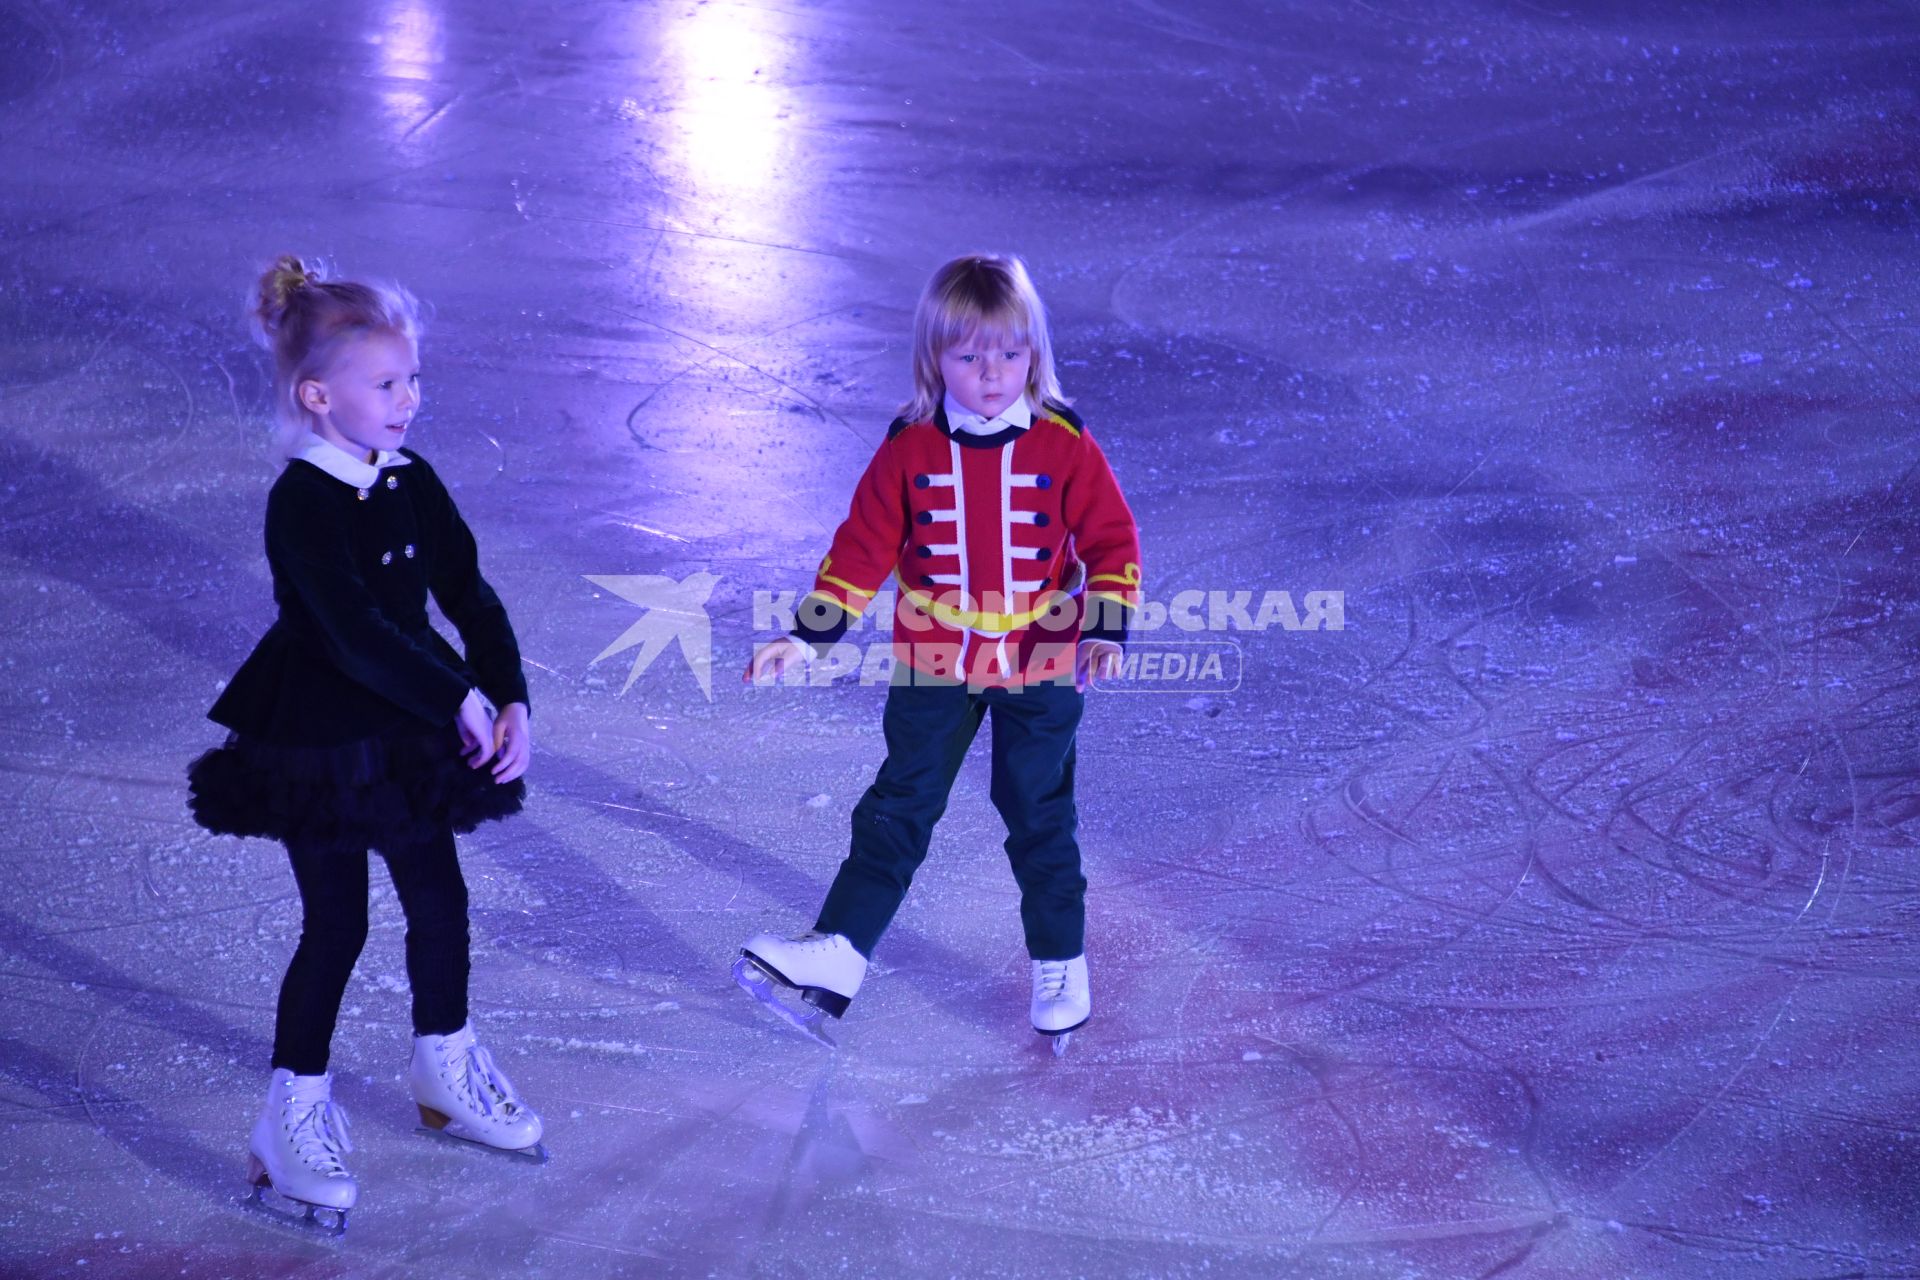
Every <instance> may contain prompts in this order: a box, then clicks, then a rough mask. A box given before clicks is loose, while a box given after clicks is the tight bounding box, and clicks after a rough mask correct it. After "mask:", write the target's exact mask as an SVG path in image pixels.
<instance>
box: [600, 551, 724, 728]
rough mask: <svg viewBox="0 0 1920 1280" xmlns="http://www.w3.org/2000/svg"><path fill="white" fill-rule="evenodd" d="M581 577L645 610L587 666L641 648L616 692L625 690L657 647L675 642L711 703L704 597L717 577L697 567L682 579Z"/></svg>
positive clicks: (710, 639)
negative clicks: (694, 571) (624, 680)
mask: <svg viewBox="0 0 1920 1280" xmlns="http://www.w3.org/2000/svg"><path fill="white" fill-rule="evenodd" d="M585 577H586V579H587V581H588V582H591V583H593V584H594V585H595V586H597V587H605V588H606V589H607V590H608V591H611V592H613V594H615V595H617V596H619V597H620V598H621V599H622V600H626V601H629V602H631V603H633V604H637V605H639V606H640V607H641V608H642V609H645V610H646V613H645V614H643V615H642V616H641V618H640V620H639V621H638V622H636V623H634V624H633V625H632V626H630V627H628V628H627V629H626V630H625V631H624V632H622V633H621V636H620V638H619V639H618V640H615V641H614V642H613V643H612V644H610V645H608V646H607V647H606V648H604V649H602V650H601V651H600V652H599V654H598V655H596V656H595V657H594V659H593V662H589V663H588V664H587V665H588V666H592V665H593V663H594V662H599V661H600V660H601V659H602V658H610V657H612V656H613V655H614V654H616V653H623V652H625V651H626V650H628V649H631V648H633V647H634V646H635V645H638V646H639V647H640V652H639V653H636V654H635V655H633V666H632V667H631V668H629V669H628V671H627V682H626V683H625V684H623V685H621V686H620V692H621V693H622V694H625V693H626V691H627V690H629V689H631V688H633V682H634V681H635V680H638V679H639V678H640V673H641V672H642V671H645V670H646V669H647V668H648V667H649V666H651V665H652V664H653V660H654V659H655V658H657V657H659V656H660V653H661V651H662V650H663V649H665V648H666V647H667V646H668V645H669V644H672V643H674V642H675V641H678V642H679V645H680V654H681V656H682V657H684V658H685V659H686V660H687V666H688V668H689V669H691V670H692V672H693V678H694V679H695V680H698V681H699V682H700V692H702V693H704V694H706V695H707V701H708V702H712V701H713V626H712V623H711V622H710V621H709V619H708V618H707V600H708V599H709V598H710V597H711V596H712V595H713V588H714V587H715V586H716V585H717V584H718V583H719V581H720V579H719V578H718V577H717V576H715V575H714V574H711V573H707V572H705V571H701V572H698V573H691V574H688V575H687V577H686V578H685V579H684V580H683V581H680V582H675V581H674V580H673V579H672V578H663V577H660V576H659V575H657V574H645V573H643V574H629V575H626V576H602V575H597V574H591V573H589V574H587V575H585Z"/></svg>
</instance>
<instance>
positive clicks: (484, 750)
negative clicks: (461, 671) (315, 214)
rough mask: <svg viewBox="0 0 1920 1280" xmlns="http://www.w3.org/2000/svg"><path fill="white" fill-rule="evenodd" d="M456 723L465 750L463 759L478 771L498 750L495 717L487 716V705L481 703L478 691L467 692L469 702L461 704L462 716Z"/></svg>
mask: <svg viewBox="0 0 1920 1280" xmlns="http://www.w3.org/2000/svg"><path fill="white" fill-rule="evenodd" d="M454 723H455V724H457V725H458V726H459V727H460V743H461V746H462V747H463V748H465V749H464V750H463V751H462V752H461V753H460V754H461V758H462V759H464V760H465V761H466V762H467V766H468V767H469V768H473V769H478V768H479V767H480V766H481V765H483V764H485V763H486V762H487V760H488V759H489V757H490V755H491V753H492V752H493V751H494V750H495V749H496V748H495V745H494V740H493V717H492V716H490V715H488V714H487V704H486V703H484V702H482V701H480V691H479V690H478V689H469V690H467V700H466V701H465V702H462V703H461V704H460V715H459V718H458V719H457V720H455V721H454Z"/></svg>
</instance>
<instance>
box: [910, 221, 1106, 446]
mask: <svg viewBox="0 0 1920 1280" xmlns="http://www.w3.org/2000/svg"><path fill="white" fill-rule="evenodd" d="M982 332H984V333H989V334H992V335H993V336H995V337H999V338H1006V339H1010V340H1011V342H1012V343H1013V344H1015V345H1018V346H1023V347H1026V348H1028V349H1029V350H1030V351H1032V352H1033V364H1032V366H1031V367H1030V368H1029V369H1028V371H1027V398H1028V399H1029V400H1031V401H1032V402H1033V404H1034V406H1035V407H1036V408H1037V407H1039V406H1040V405H1041V404H1043V403H1044V402H1046V401H1049V400H1051V401H1053V402H1054V403H1056V404H1067V403H1069V401H1068V400H1067V398H1066V397H1065V396H1063V395H1061V394H1060V379H1059V377H1058V376H1057V375H1056V374H1055V373H1054V371H1053V339H1052V338H1051V337H1049V336H1048V334H1047V308H1046V306H1045V305H1044V304H1043V303H1042V302H1041V301H1040V294H1039V292H1038V291H1036V290H1035V289H1034V287H1033V278H1032V277H1031V276H1029V275H1028V274H1027V264H1026V263H1024V262H1022V261H1020V259H1018V258H1016V257H1014V256H1012V255H1011V254H1003V253H969V254H966V255H964V256H962V257H958V258H955V259H954V260H953V261H951V262H949V263H947V264H945V265H944V266H942V267H941V268H940V269H939V270H938V271H936V272H934V273H933V279H931V280H929V281H927V287H926V288H925V289H924V290H923V291H922V292H921V294H920V305H919V306H917V307H916V308H914V312H913V399H911V400H909V401H907V403H906V404H905V405H903V406H901V409H900V415H901V416H902V417H903V418H905V419H906V420H907V421H908V422H926V421H928V420H929V419H931V418H932V417H933V415H934V411H935V410H937V409H938V408H939V407H940V402H941V400H942V399H943V398H944V397H945V396H946V393H947V385H946V381H945V380H944V379H943V378H941V376H940V353H941V352H943V351H945V350H946V349H947V348H948V347H951V346H953V345H954V344H955V343H956V342H959V341H961V340H962V339H965V338H968V337H971V336H972V335H974V334H976V333H982Z"/></svg>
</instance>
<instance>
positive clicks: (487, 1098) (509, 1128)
mask: <svg viewBox="0 0 1920 1280" xmlns="http://www.w3.org/2000/svg"><path fill="white" fill-rule="evenodd" d="M407 1080H408V1083H410V1084H411V1085H412V1086H413V1100H414V1102H415V1103H417V1104H418V1105H419V1107H420V1123H421V1124H423V1125H425V1126H426V1127H427V1128H428V1129H431V1130H433V1131H434V1132H435V1133H440V1134H444V1135H445V1136H447V1137H449V1138H459V1139H462V1140H463V1141H466V1142H472V1143H476V1144H478V1145H480V1146H482V1147H487V1148H491V1149H492V1150H495V1151H504V1152H506V1153H508V1154H509V1155H516V1156H521V1157H523V1158H526V1159H530V1160H534V1161H539V1162H544V1161H545V1160H546V1158H547V1149H546V1148H545V1147H543V1146H541V1145H540V1134H541V1132H542V1126H541V1124H540V1117H539V1116H537V1115H535V1114H534V1113H533V1112H532V1111H531V1110H530V1109H529V1108H528V1107H527V1105H526V1104H525V1103H523V1102H521V1101H520V1095H519V1094H518V1093H515V1092H514V1089H513V1082H512V1081H511V1080H509V1079H507V1075H506V1073H505V1072H504V1071H502V1070H500V1068H499V1067H498V1066H497V1065H495V1063H494V1061H493V1055H492V1054H490V1053H488V1052H487V1051H486V1050H485V1049H483V1048H481V1047H480V1045H479V1044H478V1043H477V1042H476V1041H475V1040H474V1036H473V1024H472V1023H468V1024H467V1025H466V1026H464V1027H462V1028H460V1029H459V1030H458V1031H456V1032H454V1033H453V1034H452V1035H450V1036H415V1037H414V1038H413V1063H412V1065H411V1066H410V1067H409V1068H408V1070H407Z"/></svg>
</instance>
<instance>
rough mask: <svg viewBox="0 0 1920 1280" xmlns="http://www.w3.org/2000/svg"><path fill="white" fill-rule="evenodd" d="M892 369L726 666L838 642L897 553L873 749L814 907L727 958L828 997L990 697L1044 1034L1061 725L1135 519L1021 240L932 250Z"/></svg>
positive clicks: (1129, 553)
mask: <svg viewBox="0 0 1920 1280" xmlns="http://www.w3.org/2000/svg"><path fill="white" fill-rule="evenodd" d="M913 373H914V389H915V395H914V399H913V400H912V401H911V402H910V403H909V404H908V405H907V406H906V408H905V410H904V411H903V412H902V414H901V416H900V417H899V418H898V419H896V420H895V421H894V423H893V425H892V426H891V427H890V428H889V429H888V431H887V438H886V440H885V441H884V442H883V443H882V444H881V446H880V449H879V451H878V452H877V453H876V454H875V455H874V458H873V461H872V462H871V463H869V464H868V466H867V470H866V473H865V474H864V475H863V476H861V478H860V483H859V485H858V487H857V488H856V489H855V490H854V495H853V504H852V509H851V510H850V511H849V512H848V514H847V518H846V520H844V521H843V522H842V523H841V525H840V528H839V530H838V531H837V532H836V533H835V534H834V538H833V545H832V548H831V549H830V550H829V551H828V553H827V556H826V558H825V559H824V560H822V561H821V562H820V570H819V574H818V576H817V577H816V578H815V581H814V587H813V590H812V591H811V592H809V593H808V595H807V596H806V598H805V599H804V600H803V601H802V602H801V605H800V608H799V610H798V617H797V620H796V626H795V628H794V631H793V634H792V635H791V636H784V637H781V638H780V639H778V640H774V641H771V642H769V643H767V644H764V645H762V646H760V648H759V649H758V651H757V652H756V653H755V654H754V657H753V661H752V663H751V664H750V665H749V666H748V669H747V672H746V678H747V679H748V680H751V681H760V680H766V679H770V678H773V677H775V676H777V675H778V674H779V673H780V672H782V671H783V670H785V669H786V668H787V667H788V666H790V665H792V664H793V663H796V662H802V661H805V660H807V658H808V657H809V656H810V654H811V653H812V652H815V651H822V650H824V649H825V648H827V647H828V646H831V645H833V644H835V643H836V642H838V641H839V640H840V638H841V636H842V635H843V634H844V633H845V632H846V630H847V627H848V626H849V625H850V624H851V622H852V621H853V620H854V619H855V618H858V617H859V616H860V615H861V613H862V612H863V611H864V610H865V609H866V607H867V604H868V602H869V601H871V600H872V599H873V597H874V594H875V593H876V592H877V591H878V590H879V589H880V587H881V585H882V584H883V583H884V582H885V581H886V579H887V577H888V576H889V575H893V576H896V577H897V578H898V580H899V583H900V599H899V606H898V609H897V611H896V613H895V617H894V652H895V655H896V657H897V658H898V660H899V665H898V666H897V668H896V672H895V677H894V682H893V686H892V688H891V689H890V690H889V691H888V695H887V709H886V716H885V720H884V728H885V733H886V740H887V758H886V760H885V762H884V763H883V764H882V765H881V766H880V772H879V775H878V776H877V777H876V778H875V779H874V782H873V785H872V786H871V787H869V788H868V789H867V792H866V794H865V795H864V796H862V797H861V799H860V801H859V803H858V804H856V805H855V806H854V810H853V841H852V849H851V851H850V852H849V853H848V855H847V858H846V860H845V861H844V862H843V863H842V864H841V866H840V871H839V874H838V875H837V876H836V877H835V879H834V882H833V886H832V888H831V889H829V890H828V893H827V900H826V902H825V903H824V904H823V905H822V907H821V908H820V914H819V918H818V919H817V921H816V922H815V924H814V927H813V929H812V930H810V931H809V932H807V933H803V934H800V935H799V936H797V937H793V938H781V937H777V936H775V935H773V934H767V933H762V934H756V935H755V936H754V937H753V938H751V939H749V940H748V942H747V945H746V946H745V948H743V949H742V952H741V957H740V959H739V961H738V962H736V964H735V965H734V977H735V979H736V980H738V981H739V982H740V984H741V985H742V986H743V987H745V988H746V989H747V990H748V991H749V992H751V993H752V994H753V995H755V996H756V997H758V998H759V999H761V1000H762V1001H763V1002H765V1003H766V1004H767V1005H768V1007H769V1008H771V1009H773V1010H774V1011H775V1012H777V1013H779V1014H781V1016H783V1017H784V1018H786V1019H787V1020H788V1021H789V1022H792V1023H793V1024H794V1025H795V1026H797V1027H799V1028H800V1029H801V1030H803V1031H806V1032H808V1033H809V1034H812V1035H814V1036H816V1037H818V1038H820V1039H822V1040H824V1039H826V1037H825V1036H824V1035H823V1034H822V1032H821V1029H820V1025H819V1023H820V1016H821V1011H823V1010H824V1011H825V1012H826V1013H829V1014H831V1015H833V1016H834V1017H836V1018H838V1017H840V1016H841V1015H842V1014H844V1013H845V1012H846V1009H847V1006H848V1004H849V1002H850V1001H851V1000H852V999H853V996H854V994H855V992H857V991H858V990H859V988H860V982H861V979H862V978H863V977H864V976H865V974H866V968H867V959H868V957H869V956H871V955H872V953H873V948H874V946H875V945H876V944H877V943H878V942H879V940H880V936H881V934H882V933H884V932H885V930H886V927H887V925H888V923H889V922H890V921H891V920H892V919H893V914H894V912H895V911H896V910H898V908H899V906H900V902H901V900H902V899H903V898H904V897H905V896H906V892H907V887H908V885H909V884H910V883H911V882H912V879H913V873H914V871H915V870H916V869H917V868H918V867H919V865H920V863H921V861H922V860H923V859H924V858H925V857H926V854H927V846H928V843H929V841H930V840H931V839H932V835H933V826H934V823H935V822H936V821H937V820H938V819H939V817H940V815H941V813H942V812H944V811H945V809H946V804H947V795H948V792H949V791H950V790H951V788H952V786H953V778H954V775H955V773H956V772H957V771H958V770H959V767H960V762H961V760H962V759H963V758H964V757H965V755H966V752H967V748H968V747H969V746H970V745H971V744H972V741H973V738H974V734H975V733H976V732H977V731H978V729H979V727H980V721H981V720H982V719H983V718H984V717H985V716H986V715H987V714H988V712H989V711H991V713H992V716H993V781H992V786H991V795H992V798H993V803H994V806H995V807H996V808H997V809H998V810H999V811H1000V815H1001V817H1002V818H1003V819H1005V821H1006V824H1007V833H1008V834H1007V842H1006V850H1007V856H1008V858H1009V859H1010V860H1011V862H1012V864H1013V874H1014V878H1015V879H1016V880H1017V881H1018V882H1019V885H1020V918H1021V922H1022V924H1023V925H1024V927H1025V932H1026V940H1027V950H1028V953H1029V955H1030V956H1031V957H1032V960H1033V1000H1032V1005H1031V1009H1030V1013H1031V1019H1032V1023H1033V1027H1034V1030H1036V1031H1038V1032H1039V1033H1040V1034H1042V1035H1045V1036H1049V1037H1053V1038H1054V1039H1053V1044H1054V1049H1055V1052H1060V1051H1061V1050H1063V1049H1064V1047H1065V1045H1066V1038H1067V1036H1068V1034H1069V1033H1071V1032H1072V1031H1074V1030H1075V1029H1077V1028H1078V1027H1080V1026H1081V1025H1083V1024H1084V1023H1085V1022H1086V1021H1087V1018H1088V1016H1089V1014H1090V1012H1091V1008H1092V1004H1091V998H1090V995H1089V992H1088V985H1087V962H1086V956H1085V948H1084V938H1085V919H1086V913H1085V906H1084V898H1085V894H1086V880H1085V878H1084V877H1082V875H1081V873H1080V848H1079V845H1078V844H1077V843H1076V842H1075V839H1074V830H1075V825H1076V819H1075V813H1074V800H1073V763H1074V731H1075V729H1076V728H1077V726H1078V725H1079V722H1080V713H1081V709H1082V705H1083V703H1084V701H1085V689H1086V686H1087V683H1088V681H1089V679H1090V678H1091V679H1100V678H1106V677H1109V676H1111V675H1114V674H1116V673H1117V672H1118V671H1119V667H1120V657H1121V645H1122V643H1123V642H1124V641H1125V639H1126V634H1127V627H1128V623H1129V620H1130V618H1131V615H1132V612H1133V610H1134V609H1135V608H1136V607H1137V606H1138V604H1139V600H1140V540H1139V533H1138V530H1137V529H1136V528H1135V526H1134V521H1133V513H1132V512H1131V511H1129V510H1128V508H1127V502H1126V499H1125V498H1124V497H1123V496H1122V495H1121V493H1120V486H1119V484H1118V483H1117V482H1116V481H1115V479H1114V476H1113V472H1112V470H1111V469H1110V468H1109V467H1108V466H1107V460H1106V457H1105V456H1104V455H1103V454H1102V453H1101V452H1100V447H1099V446H1098V445H1096V444H1095V443H1094V442H1093V438H1092V437H1091V436H1090V435H1089V434H1088V433H1087V430H1086V427H1085V425H1084V424H1083V423H1082V422H1081V421H1080V419H1079V418H1077V417H1076V416H1074V414H1073V412H1072V411H1071V410H1070V409H1068V408H1067V407H1066V403H1065V401H1064V400H1063V399H1062V397H1061V395H1060V385H1059V381H1058V379H1057V377H1056V376H1055V373H1054V367H1053V353H1052V345H1051V342H1050V341H1049V338H1048V333H1047V321H1046V312H1045V309H1044V307H1043V306H1042V304H1041V302H1040V298H1039V295H1038V294H1037V293H1036V292H1035V291H1034V288H1033V282H1032V281H1031V280H1030V279H1029V278H1028V275H1027V271H1026V268H1025V266H1024V265H1022V263H1021V262H1020V260H1019V259H1017V258H1011V257H1002V256H998V255H985V254H981V255H969V256H967V257H963V258H956V259H954V260H953V261H952V262H949V263H947V264H946V265H945V266H943V267H941V268H940V270H939V271H937V272H935V273H934V276H933V279H932V280H931V281H930V282H929V283H928V285H927V288H926V291H925V292H924V293H923V294H922V295H921V298H920V305H919V307H918V310H917V311H916V313H915V316H914V359H913ZM1083 585H1084V592H1083V591H1082V588H1083ZM779 989H785V990H788V991H792V992H797V993H798V994H799V996H800V999H801V1000H802V1001H804V1002H805V1005H806V1006H808V1007H805V1008H801V1009H798V1010H796V1009H794V1008H791V1007H790V1006H789V1005H787V1004H785V1003H783V1002H782V1001H781V1000H780V999H778V998H777V991H778V990H779ZM829 1043H830V1042H829Z"/></svg>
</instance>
